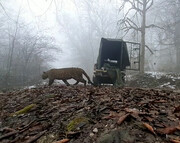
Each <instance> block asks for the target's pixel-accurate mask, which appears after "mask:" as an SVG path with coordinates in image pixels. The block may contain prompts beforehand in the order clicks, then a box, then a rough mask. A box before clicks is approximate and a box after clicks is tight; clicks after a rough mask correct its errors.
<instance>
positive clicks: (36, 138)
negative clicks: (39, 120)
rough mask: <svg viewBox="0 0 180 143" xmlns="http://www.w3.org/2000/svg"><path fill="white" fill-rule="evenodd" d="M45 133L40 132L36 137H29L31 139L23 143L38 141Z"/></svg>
mask: <svg viewBox="0 0 180 143" xmlns="http://www.w3.org/2000/svg"><path fill="white" fill-rule="evenodd" d="M45 132H46V130H45V131H43V132H41V133H39V134H37V135H35V136H33V137H31V138H30V139H29V140H27V141H26V142H25V143H32V142H34V141H36V140H38V139H39V138H40V137H41V136H42V135H44V133H45Z"/></svg>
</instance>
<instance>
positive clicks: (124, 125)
mask: <svg viewBox="0 0 180 143" xmlns="http://www.w3.org/2000/svg"><path fill="white" fill-rule="evenodd" d="M32 105H33V106H32ZM31 106H32V107H33V108H29V107H31ZM179 107H180V93H179V92H175V91H172V90H165V89H161V90H160V89H150V88H146V89H145V88H144V89H143V88H133V87H125V88H115V87H112V86H102V87H93V86H86V87H84V86H82V85H77V86H64V85H59V86H57V85H55V86H41V87H36V88H31V89H24V90H16V91H12V92H9V93H4V94H0V142H1V143H34V142H36V143H66V142H68V143H80V142H82V143H119V142H122V143H127V142H128V143H131V142H132V143H134V142H137V143H142V142H146V143H154V142H155V143H169V142H180V138H179V136H180V110H179ZM27 109H28V110H27ZM12 115H13V116H12Z"/></svg>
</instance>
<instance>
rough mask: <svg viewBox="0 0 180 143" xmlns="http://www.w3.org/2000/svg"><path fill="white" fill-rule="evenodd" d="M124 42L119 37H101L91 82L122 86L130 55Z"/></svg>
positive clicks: (129, 65)
mask: <svg viewBox="0 0 180 143" xmlns="http://www.w3.org/2000/svg"><path fill="white" fill-rule="evenodd" d="M126 43H127V42H125V41H123V40H121V39H109V38H101V43H100V48H99V55H98V58H97V63H96V64H95V65H94V76H93V82H94V84H95V85H101V84H113V85H115V86H123V84H124V82H125V79H124V77H125V70H126V67H129V68H130V67H131V64H130V63H131V62H130V60H129V56H130V57H131V55H129V53H128V48H127V44H126ZM131 44H132V43H131ZM131 49H132V46H131ZM130 53H132V52H130ZM137 63H138V62H137Z"/></svg>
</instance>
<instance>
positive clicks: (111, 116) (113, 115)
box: [103, 111, 119, 119]
mask: <svg viewBox="0 0 180 143" xmlns="http://www.w3.org/2000/svg"><path fill="white" fill-rule="evenodd" d="M117 117H119V115H118V114H117V113H116V112H112V111H110V113H109V115H108V116H105V117H103V119H112V118H117Z"/></svg>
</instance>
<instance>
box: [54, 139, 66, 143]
mask: <svg viewBox="0 0 180 143" xmlns="http://www.w3.org/2000/svg"><path fill="white" fill-rule="evenodd" d="M69 141H70V139H62V140H60V141H57V142H53V143H67V142H69Z"/></svg>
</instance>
